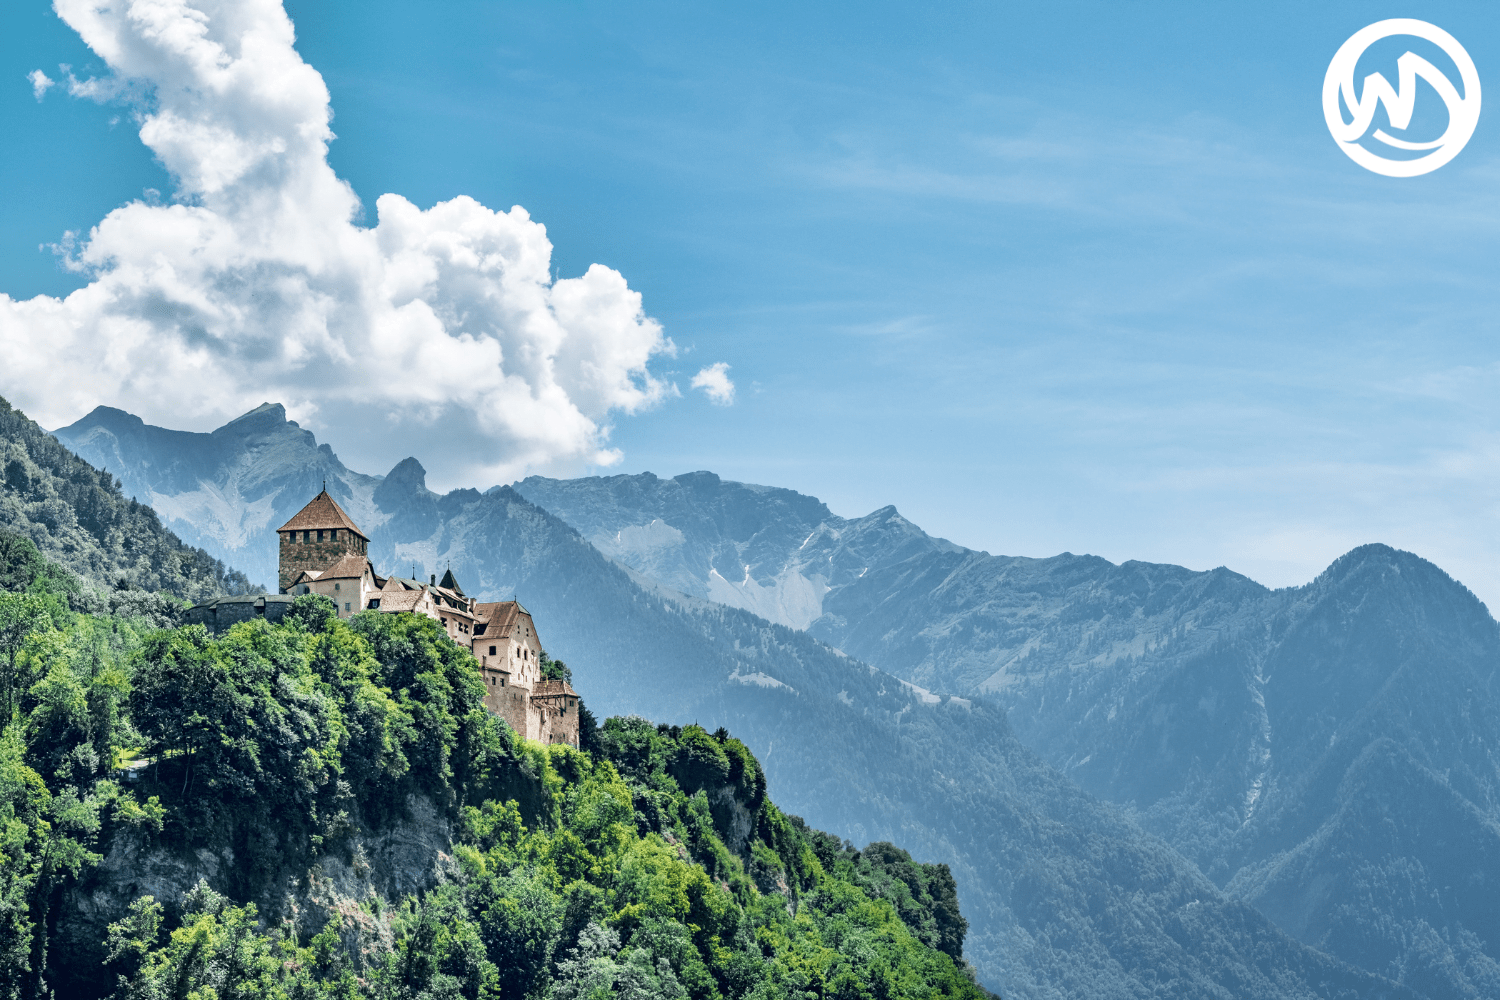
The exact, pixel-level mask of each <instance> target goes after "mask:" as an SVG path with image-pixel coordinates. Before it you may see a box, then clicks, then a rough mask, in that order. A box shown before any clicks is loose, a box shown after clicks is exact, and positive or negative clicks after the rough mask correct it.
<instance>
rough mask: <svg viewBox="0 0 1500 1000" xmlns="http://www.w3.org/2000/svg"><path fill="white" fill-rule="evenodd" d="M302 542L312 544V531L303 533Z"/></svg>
mask: <svg viewBox="0 0 1500 1000" xmlns="http://www.w3.org/2000/svg"><path fill="white" fill-rule="evenodd" d="M302 540H303V541H304V542H310V541H312V531H311V530H309V531H304V532H303V533H302Z"/></svg>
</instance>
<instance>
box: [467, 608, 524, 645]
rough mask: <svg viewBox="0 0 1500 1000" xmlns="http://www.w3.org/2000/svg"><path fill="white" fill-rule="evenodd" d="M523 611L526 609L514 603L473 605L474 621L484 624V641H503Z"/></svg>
mask: <svg viewBox="0 0 1500 1000" xmlns="http://www.w3.org/2000/svg"><path fill="white" fill-rule="evenodd" d="M525 611H526V609H525V608H523V607H521V605H519V604H517V603H516V602H515V601H499V602H497V603H495V604H476V605H474V617H475V619H476V620H478V621H481V622H484V624H485V629H484V637H485V638H486V639H493V638H496V637H499V638H501V639H504V638H505V637H506V636H508V635H510V630H511V629H513V628H515V627H516V619H517V618H518V617H520V615H521V614H523V613H525Z"/></svg>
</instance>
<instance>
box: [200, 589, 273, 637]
mask: <svg viewBox="0 0 1500 1000" xmlns="http://www.w3.org/2000/svg"><path fill="white" fill-rule="evenodd" d="M291 606H292V598H291V597H288V596H284V595H276V594H263V595H260V596H256V597H225V598H221V599H220V600H217V601H215V602H213V603H212V604H200V605H198V606H197V607H196V608H192V609H191V610H189V611H188V613H187V623H188V624H189V625H205V626H207V627H208V630H209V631H210V632H222V631H224V630H225V629H227V628H229V627H230V626H231V625H238V624H239V623H240V622H247V621H250V620H251V619H252V618H264V619H266V621H269V622H279V621H281V619H282V618H283V617H284V616H285V615H286V612H287V609H288V608H290V607H291Z"/></svg>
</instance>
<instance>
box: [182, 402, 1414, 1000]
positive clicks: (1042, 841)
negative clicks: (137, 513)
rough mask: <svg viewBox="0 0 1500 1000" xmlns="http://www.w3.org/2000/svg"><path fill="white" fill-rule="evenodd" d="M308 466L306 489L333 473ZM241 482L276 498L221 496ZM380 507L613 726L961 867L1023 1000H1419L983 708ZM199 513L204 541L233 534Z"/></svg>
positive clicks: (414, 488) (974, 947)
mask: <svg viewBox="0 0 1500 1000" xmlns="http://www.w3.org/2000/svg"><path fill="white" fill-rule="evenodd" d="M265 433H266V435H267V436H268V437H271V438H273V439H280V437H279V436H280V435H284V434H285V433H286V432H285V431H277V430H276V429H275V428H274V427H272V428H270V429H269V430H268V431H266V432H265ZM305 440H306V445H307V447H308V448H309V449H311V450H316V449H313V448H312V445H313V442H311V441H310V440H307V439H305ZM225 454H228V455H229V456H230V457H231V458H232V459H233V460H232V461H226V462H225V464H224V465H223V466H221V478H218V479H212V478H208V477H204V476H202V475H201V474H199V475H197V476H196V478H195V479H194V480H192V481H191V482H190V483H188V485H191V484H192V483H193V482H196V483H197V484H198V485H197V486H196V487H195V492H196V491H200V490H206V489H207V487H206V486H205V485H204V484H205V483H206V484H209V485H215V486H218V487H219V488H220V489H221V495H223V496H226V497H230V498H232V499H233V500H234V502H235V503H242V504H247V505H248V504H249V503H254V502H256V501H258V500H259V499H261V498H262V497H263V496H265V495H269V494H270V492H271V491H272V490H274V489H276V488H277V487H278V484H282V485H283V486H284V484H286V483H288V482H290V481H291V479H290V477H289V476H280V475H279V474H278V472H277V466H276V462H278V461H281V460H282V458H281V457H277V456H274V455H273V458H274V459H275V460H274V461H273V460H272V459H268V458H265V457H264V456H265V454H266V452H261V453H260V455H261V458H257V456H256V453H255V452H254V451H253V449H248V448H247V449H245V450H244V451H242V452H235V451H233V450H232V449H226V450H225ZM293 457H294V459H295V460H296V462H297V463H301V464H296V463H293V465H294V468H296V469H302V470H306V469H307V468H316V467H317V461H316V460H315V459H312V458H310V457H309V456H308V455H306V454H305V453H304V454H301V455H294V456H293ZM330 457H331V456H330ZM258 461H262V462H264V464H263V465H257V464H256V463H257V462H258ZM334 461H336V459H335V460H334ZM167 464H170V456H169V455H162V456H158V458H157V459H156V465H157V467H160V466H163V465H167ZM303 474H305V472H304V473H303ZM232 476H238V477H239V478H238V480H237V481H238V482H239V483H259V484H262V487H261V488H263V489H264V490H265V491H266V492H265V493H263V494H261V495H260V496H257V495H256V494H255V493H254V492H253V491H250V490H245V489H240V491H239V492H238V493H237V494H235V493H233V492H232V491H229V490H227V489H224V488H223V484H224V483H227V482H229V481H230V478H231V477H232ZM330 478H332V477H330ZM161 482H162V483H163V484H164V485H163V488H166V487H165V479H163V480H161ZM332 486H333V483H332V481H331V482H330V488H332ZM310 488H315V487H310ZM369 497H370V501H369V502H370V503H372V504H373V505H374V506H375V508H376V511H375V514H376V518H375V519H374V520H372V521H370V522H368V523H373V524H376V525H377V527H375V528H373V529H369V530H370V534H371V535H372V539H373V541H374V545H373V546H372V555H373V556H374V557H375V558H376V559H377V561H386V563H385V564H386V566H387V568H390V562H389V561H388V560H399V559H410V558H422V559H425V560H427V562H426V565H429V566H435V564H436V562H437V561H438V560H443V561H449V560H451V562H452V566H453V569H454V571H455V572H456V573H457V574H458V577H459V579H460V580H461V581H463V583H464V584H465V586H466V588H468V589H469V590H470V591H471V592H473V593H476V594H478V595H480V596H484V597H500V596H509V595H511V594H518V595H519V596H520V597H521V599H522V600H523V601H524V602H526V604H527V605H528V607H529V608H530V609H531V610H532V611H533V612H534V613H535V614H536V616H537V620H538V623H539V624H542V623H545V624H544V625H542V630H543V637H544V639H545V640H546V643H547V646H548V648H549V651H550V652H552V653H553V654H554V655H556V656H560V657H562V658H563V659H566V660H567V661H568V662H569V663H570V665H571V666H572V667H573V668H574V671H575V675H574V676H575V683H576V684H577V686H578V687H579V688H580V689H581V690H582V691H584V693H585V695H586V697H587V698H588V699H589V701H590V704H591V706H592V707H593V708H594V709H595V710H596V711H598V712H601V713H616V712H628V711H640V712H648V711H649V713H650V714H651V715H652V716H653V717H655V718H664V719H669V720H675V721H681V722H686V721H692V720H697V721H701V722H703V723H704V724H705V725H708V726H710V727H713V726H715V725H719V724H725V725H729V726H732V727H734V728H735V731H736V732H743V733H744V734H746V736H747V737H748V738H749V742H751V744H752V746H753V748H754V750H755V752H756V753H757V754H758V755H759V756H760V758H761V759H762V761H763V762H764V763H765V766H766V769H767V772H768V776H769V778H770V782H771V790H772V793H773V795H775V796H776V797H777V801H778V802H782V803H784V804H785V805H786V806H787V807H788V808H790V809H792V810H794V811H797V812H800V813H802V814H803V815H805V816H806V817H807V818H808V819H809V820H810V821H811V822H813V823H814V824H815V825H820V826H823V827H824V828H827V829H831V830H836V831H838V832H840V833H842V834H843V835H845V836H849V837H851V838H857V839H859V840H861V841H865V840H868V839H871V838H875V837H889V838H894V837H897V836H898V834H899V835H900V839H901V840H902V841H903V842H905V843H909V844H911V845H912V847H913V848H914V850H915V851H916V852H917V854H918V856H920V857H924V859H925V860H941V861H947V862H948V863H950V864H951V865H953V867H954V872H955V875H956V876H957V877H958V878H959V882H960V892H961V898H962V901H963V907H964V912H965V913H966V914H967V915H968V917H969V919H970V920H971V921H972V924H973V926H972V927H971V931H970V936H969V943H968V946H967V948H966V951H967V953H968V955H969V957H970V958H971V960H973V961H974V962H975V963H976V965H978V966H979V968H980V970H981V973H982V975H983V976H984V978H985V980H986V981H987V982H988V983H989V984H990V985H992V986H996V987H998V988H1000V989H1002V990H1003V991H1005V992H1006V993H1007V995H1012V996H1017V997H1052V996H1059V997H1061V996H1067V997H1099V998H1105V997H1110V998H1113V997H1193V998H1197V997H1205V996H1208V997H1225V998H1229V997H1235V998H1239V997H1266V998H1270V997H1277V998H1280V997H1312V996H1320V997H1335V996H1337V997H1350V998H1353V997H1361V998H1364V997H1375V996H1404V995H1408V994H1407V993H1405V992H1404V991H1402V990H1400V989H1398V988H1396V987H1393V986H1392V985H1391V984H1389V983H1387V982H1384V981H1382V980H1379V979H1377V978H1374V977H1371V976H1369V975H1367V974H1365V973H1361V972H1359V971H1357V970H1354V969H1352V968H1351V967H1348V966H1346V965H1343V964H1341V963H1338V962H1336V961H1334V960H1332V959H1329V958H1328V957H1326V956H1324V955H1322V954H1320V953H1318V952H1316V951H1313V950H1311V949H1308V948H1306V947H1304V946H1301V945H1298V944H1297V943H1295V942H1293V941H1292V940H1290V939H1289V938H1287V937H1286V936H1285V935H1283V934H1282V933H1281V932H1280V931H1278V930H1276V929H1275V928H1274V926H1273V925H1271V924H1270V922H1269V921H1267V920H1265V919H1264V918H1263V917H1261V916H1260V915H1259V914H1258V913H1256V912H1255V911H1253V910H1251V909H1249V908H1247V907H1245V906H1244V905H1243V904H1240V903H1236V902H1234V901H1233V900H1230V899H1228V898H1227V897H1226V896H1225V895H1224V894H1223V893H1222V892H1220V891H1219V890H1218V889H1217V888H1215V887H1214V886H1213V885H1212V884H1211V883H1210V882H1209V881H1208V880H1207V879H1205V878H1204V877H1203V876H1202V875H1200V874H1199V873H1198V872H1197V870H1196V869H1195V868H1194V867H1193V866H1192V865H1191V864H1188V863H1186V862H1185V861H1184V860H1183V859H1182V858H1181V857H1180V856H1179V855H1177V854H1176V853H1175V852H1174V851H1173V850H1172V849H1170V848H1169V847H1168V846H1167V845H1165V844H1164V843H1162V842H1161V841H1159V840H1157V839H1155V838H1152V837H1150V836H1148V835H1146V834H1144V833H1142V832H1141V831H1140V830H1139V828H1137V827H1136V826H1135V825H1134V824H1132V823H1131V822H1130V821H1129V820H1127V819H1125V818H1124V817H1122V816H1121V815H1120V814H1119V813H1117V812H1116V811H1115V810H1113V809H1112V808H1110V807H1108V806H1106V805H1103V804H1101V803H1099V802H1098V801H1096V800H1095V799H1093V798H1092V797H1090V796H1088V795H1087V794H1084V793H1082V792H1080V791H1079V790H1078V789H1077V788H1076V787H1075V786H1073V785H1072V784H1071V783H1069V782H1068V781H1067V780H1065V779H1064V778H1062V777H1061V776H1060V775H1059V774H1058V773H1057V772H1056V771H1054V770H1052V769H1051V768H1050V767H1048V766H1047V765H1045V764H1044V763H1042V762H1040V761H1038V760H1037V759H1036V758H1035V757H1034V756H1032V755H1031V754H1030V753H1029V752H1027V751H1026V750H1025V749H1024V748H1023V747H1022V746H1021V745H1020V744H1019V743H1018V742H1017V741H1016V740H1015V739H1014V737H1012V736H1011V735H1010V734H1009V732H1008V729H1007V727H1006V725H1005V722H1004V717H1003V715H1002V714H1001V713H1000V712H998V711H997V710H995V709H994V708H993V707H991V706H989V705H988V704H987V703H986V702H984V701H983V700H974V701H964V700H962V699H953V698H945V697H941V696H936V695H929V694H926V693H925V692H923V691H920V690H918V689H914V688H912V687H910V686H908V685H906V684H903V683H901V682H900V681H898V680H897V679H896V678H894V677H891V676H890V675H888V674H885V673H882V672H880V671H878V670H875V669H873V668H871V667H869V666H866V665H865V664H862V663H860V662H858V661H857V660H853V659H851V658H849V657H847V656H844V655H842V654H840V653H839V652H837V651H835V650H833V649H831V648H829V647H827V646H825V645H823V644H821V643H819V642H817V641H816V640H814V639H813V638H811V637H810V636H808V635H806V634H805V633H801V632H797V631H794V630H792V629H788V628H786V627H784V626H777V625H772V624H770V623H768V622H766V621H764V620H763V619H759V618H757V617H755V616H753V615H751V614H749V613H747V612H744V611H741V610H736V609H728V608H722V607H717V606H713V605H707V604H704V603H701V602H699V601H697V600H695V599H692V598H688V597H684V598H681V599H679V600H672V599H668V598H666V597H664V596H662V593H661V592H660V590H658V592H655V593H653V592H650V591H648V590H646V589H643V588H642V587H640V586H639V585H637V584H636V583H635V582H634V581H633V580H632V579H631V577H630V576H629V574H627V573H626V571H625V570H624V569H622V568H621V567H620V566H618V565H615V564H614V563H612V562H610V561H609V560H607V559H605V558H604V556H603V555H602V554H601V553H600V552H599V551H598V550H597V549H595V548H594V547H593V546H592V545H590V544H589V543H588V542H587V541H586V540H585V539H584V538H583V537H581V536H580V535H579V534H578V533H577V532H575V531H573V530H572V529H571V528H569V527H568V526H567V525H565V524H564V523H563V522H562V521H560V520H559V519H558V518H556V517H553V516H552V515H550V514H548V513H547V512H545V511H543V510H541V509H539V508H537V507H536V506H533V505H532V504H530V503H528V502H526V501H525V500H524V499H523V498H522V497H521V496H520V495H519V494H517V493H515V492H514V491H512V490H509V489H500V490H495V491H491V492H490V493H488V494H479V493H477V492H475V491H472V490H463V491H455V492H454V493H450V494H448V495H447V496H444V497H438V496H436V495H434V494H432V493H430V492H429V491H427V490H426V489H425V486H424V485H423V481H422V472H421V467H420V465H418V464H417V463H416V462H414V461H411V460H408V461H407V462H403V463H402V464H401V465H398V466H397V468H396V469H395V470H393V471H392V474H391V475H390V476H387V477H386V478H385V479H384V480H383V481H380V482H378V483H377V484H376V486H375V487H374V488H372V489H371V490H370V492H369ZM278 499H279V498H278ZM193 510H196V511H197V512H198V513H197V514H194V515H193V516H202V517H204V518H205V524H212V523H219V524H224V523H233V522H232V519H227V518H221V519H220V520H219V521H217V522H213V521H212V520H211V519H210V518H209V517H208V515H207V514H206V513H205V508H204V507H202V506H200V507H196V508H193ZM231 513H232V511H231ZM351 513H353V512H352V511H351ZM357 516H358V515H356V517H357ZM240 523H243V520H242V521H241V522H240ZM362 526H364V523H362ZM272 527H274V525H272Z"/></svg>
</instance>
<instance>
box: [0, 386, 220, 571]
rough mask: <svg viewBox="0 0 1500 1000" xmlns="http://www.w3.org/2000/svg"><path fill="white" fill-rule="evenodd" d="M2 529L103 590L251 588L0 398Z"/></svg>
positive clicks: (106, 476)
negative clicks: (29, 543)
mask: <svg viewBox="0 0 1500 1000" xmlns="http://www.w3.org/2000/svg"><path fill="white" fill-rule="evenodd" d="M0 477H3V478H0V529H5V530H8V531H10V532H12V533H14V534H18V535H22V536H24V537H26V538H29V539H30V540H31V541H32V542H33V543H34V544H35V545H36V547H37V548H38V549H39V550H40V551H41V553H42V555H43V556H45V557H46V558H47V559H50V560H53V561H55V562H57V563H59V564H60V565H61V566H63V567H64V568H66V569H67V570H69V571H70V572H72V573H74V574H76V575H77V576H78V577H81V578H82V579H83V580H84V581H85V582H86V583H88V584H90V585H92V586H94V587H95V588H102V589H113V588H120V589H136V590H145V591H148V592H151V593H156V592H159V591H167V592H169V593H171V594H174V595H176V596H177V597H181V598H188V599H191V600H202V599H207V598H211V597H217V596H219V595H221V594H237V593H244V592H246V591H248V590H249V588H250V582H249V581H248V580H247V579H246V578H245V576H244V575H243V574H241V573H238V572H236V571H234V570H231V569H226V568H225V566H224V564H223V563H222V562H221V561H219V560H218V559H215V558H213V557H212V556H210V555H209V554H208V553H207V552H205V551H203V550H202V549H198V548H191V547H189V546H187V545H184V544H183V543H182V542H181V540H179V539H178V538H177V536H176V535H174V534H172V533H171V532H170V531H168V530H166V529H165V528H163V527H162V525H161V520H160V519H159V518H158V517H157V515H156V511H154V510H152V509H151V508H150V507H148V506H146V505H145V504H141V503H137V502H136V501H135V500H133V499H126V498H125V496H124V495H122V494H121V492H120V483H119V481H118V480H116V479H115V478H114V477H113V476H111V475H110V474H109V473H108V472H104V471H101V470H99V469H96V468H94V467H93V466H91V465H89V464H88V463H87V462H85V461H83V460H82V459H80V458H78V457H77V456H76V455H74V454H73V453H72V452H70V451H68V449H67V448H64V447H63V446H62V445H61V444H59V443H58V442H57V440H56V439H55V438H53V437H52V435H50V434H48V433H47V432H46V431H44V430H42V429H41V428H40V427H38V426H37V425H36V423H35V422H34V421H32V420H30V419H28V418H27V417H26V415H25V414H23V413H21V412H20V411H19V410H16V409H13V408H12V407H11V405H10V404H9V403H7V402H6V401H5V400H4V399H0Z"/></svg>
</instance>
